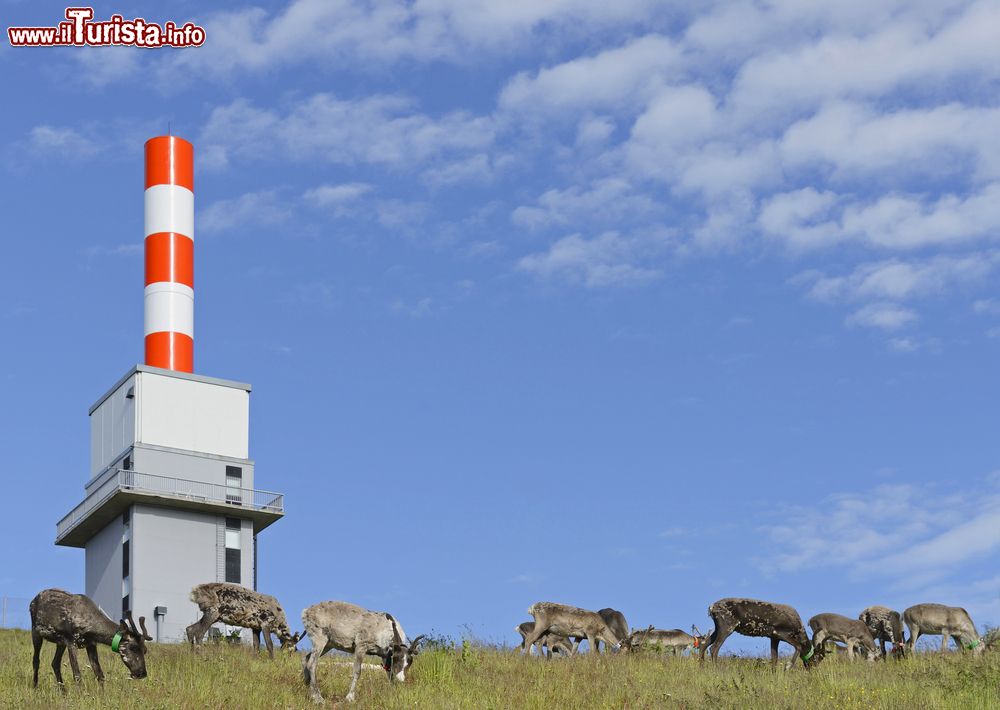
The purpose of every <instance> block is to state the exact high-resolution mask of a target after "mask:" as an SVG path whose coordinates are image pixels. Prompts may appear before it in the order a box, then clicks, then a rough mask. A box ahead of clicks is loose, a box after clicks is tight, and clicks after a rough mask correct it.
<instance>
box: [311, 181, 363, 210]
mask: <svg viewBox="0 0 1000 710" xmlns="http://www.w3.org/2000/svg"><path fill="white" fill-rule="evenodd" d="M373 189H374V188H373V187H372V185H370V184H368V183H366V182H345V183H340V184H336V185H319V186H318V187H314V188H311V189H309V190H306V192H305V193H304V194H303V195H302V199H304V200H305V201H306V202H308V203H310V204H312V205H314V206H316V207H320V208H322V209H325V210H328V211H329V212H331V213H332V214H333V215H334V216H337V217H342V216H344V215H349V214H353V213H354V212H355V211H356V210H357V207H358V202H360V201H361V199H362V198H363V197H364V196H365V195H367V194H368V193H370V192H371V191H372V190H373Z"/></svg>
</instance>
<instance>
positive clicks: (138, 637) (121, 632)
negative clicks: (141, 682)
mask: <svg viewBox="0 0 1000 710" xmlns="http://www.w3.org/2000/svg"><path fill="white" fill-rule="evenodd" d="M126 622H127V623H126ZM140 628H141V631H140ZM152 640H153V637H152V636H150V635H149V633H148V632H147V631H146V617H145V616H140V617H139V627H136V625H135V619H133V618H132V612H131V611H129V612H126V615H125V618H124V619H122V620H121V621H119V622H118V633H116V634H115V636H114V638H113V639H112V641H111V650H112V651H115V652H117V653H118V655H119V656H121V659H122V663H124V664H125V667H126V668H128V670H129V673H131V674H132V677H133V678H135V679H139V678H145V677H146V641H152Z"/></svg>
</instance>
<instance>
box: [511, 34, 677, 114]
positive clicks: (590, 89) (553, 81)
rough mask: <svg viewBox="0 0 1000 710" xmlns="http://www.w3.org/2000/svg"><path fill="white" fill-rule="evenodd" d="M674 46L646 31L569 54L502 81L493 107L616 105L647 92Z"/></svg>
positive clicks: (554, 109)
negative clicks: (586, 53) (584, 53)
mask: <svg viewBox="0 0 1000 710" xmlns="http://www.w3.org/2000/svg"><path fill="white" fill-rule="evenodd" d="M679 58H680V52H679V50H678V48H677V47H676V46H675V45H674V43H673V42H671V41H670V40H669V39H667V38H666V37H662V36H659V35H647V36H645V37H641V38H639V39H636V40H633V41H631V42H629V43H628V44H626V45H625V46H623V47H618V48H615V49H609V50H605V51H603V52H600V53H599V54H596V55H594V56H590V57H581V58H578V59H573V60H571V61H568V62H564V63H562V64H558V65H556V66H554V67H551V68H548V69H541V70H539V71H538V72H536V73H535V74H533V75H532V74H529V73H528V72H522V73H520V74H518V75H517V76H515V77H514V78H513V79H511V80H510V81H509V82H507V85H506V86H505V87H504V89H503V91H501V93H500V97H499V101H498V103H499V107H500V108H501V109H502V110H504V111H513V112H516V113H519V114H522V113H529V114H536V113H537V114H543V115H546V114H559V113H569V114H570V115H575V114H577V113H578V112H579V111H581V110H584V109H596V110H606V111H607V110H620V109H621V108H623V106H622V104H623V103H628V102H630V101H633V100H634V99H635V97H636V95H638V96H642V95H643V94H644V93H647V92H648V91H649V90H650V89H651V88H652V86H654V85H655V84H656V83H657V82H658V79H659V77H660V76H661V75H663V74H664V73H665V72H666V71H667V70H668V69H670V68H671V67H672V66H674V65H676V64H677V63H678V61H679Z"/></svg>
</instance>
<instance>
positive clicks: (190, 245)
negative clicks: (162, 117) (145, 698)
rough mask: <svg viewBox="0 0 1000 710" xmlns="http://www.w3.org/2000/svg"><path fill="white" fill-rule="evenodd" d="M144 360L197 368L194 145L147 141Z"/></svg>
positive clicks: (177, 367) (170, 138)
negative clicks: (195, 334) (195, 364)
mask: <svg viewBox="0 0 1000 710" xmlns="http://www.w3.org/2000/svg"><path fill="white" fill-rule="evenodd" d="M145 203H146V207H145V214H146V219H145V223H146V229H145V233H146V238H145V251H146V288H145V292H144V295H143V301H144V305H145V328H144V334H145V340H146V344H145V349H146V364H147V365H151V366H153V367H162V368H165V369H168V370H179V371H181V372H194V146H192V145H191V144H190V143H188V142H187V141H186V140H184V139H183V138H178V137H177V136H157V137H156V138H150V139H149V140H148V141H146V195H145Z"/></svg>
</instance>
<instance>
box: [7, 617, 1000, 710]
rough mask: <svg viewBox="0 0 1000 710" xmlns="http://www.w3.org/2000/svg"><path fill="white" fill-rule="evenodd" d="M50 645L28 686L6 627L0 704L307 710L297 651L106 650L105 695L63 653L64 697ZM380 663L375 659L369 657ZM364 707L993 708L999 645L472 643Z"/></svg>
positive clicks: (368, 678) (432, 658) (998, 702)
mask: <svg viewBox="0 0 1000 710" xmlns="http://www.w3.org/2000/svg"><path fill="white" fill-rule="evenodd" d="M54 649H55V647H54V646H53V645H51V644H48V643H46V644H45V646H44V647H43V650H42V661H41V669H40V671H39V687H38V689H37V690H32V689H31V639H30V635H29V634H28V632H26V631H19V630H8V629H3V630H0V707H4V708H6V707H12V708H13V707H16V708H22V707H23V708H93V709H94V710H97V709H101V710H105V709H107V708H115V709H119V708H122V709H123V708H137V709H138V708H141V709H143V710H152V709H154V708H309V707H313V705H312V704H311V703H310V702H309V697H308V693H307V692H306V688H305V686H304V685H303V684H302V674H301V670H300V668H301V666H300V659H299V656H297V655H284V654H279V659H277V660H276V661H275V662H271V661H269V660H268V659H267V657H266V655H261V656H259V657H254V656H253V654H252V652H251V651H250V650H249V649H247V648H242V647H232V646H228V645H214V646H206V647H205V648H204V650H203V651H202V652H199V653H195V652H192V650H191V649H190V648H187V647H183V646H156V645H151V651H150V653H149V655H148V656H147V667H148V670H149V678H147V679H145V680H141V681H132V680H129V679H128V673H127V672H126V670H125V667H124V665H123V664H122V663H121V661H120V660H119V659H118V658H117V657H115V656H113V655H112V653H111V650H110V649H109V648H108V647H102V650H101V665H102V666H103V667H104V670H105V673H106V674H107V676H108V680H107V682H106V685H105V688H104V690H103V691H102V690H101V689H100V688H99V686H98V684H97V682H96V681H95V680H94V677H93V673H91V671H90V668H89V667H88V666H87V664H86V654H85V653H82V654H81V670H82V672H83V676H84V679H83V683H82V684H80V685H76V684H75V683H74V682H73V681H72V680H71V678H72V676H71V674H70V671H69V666H68V662H67V661H66V659H65V658H64V659H63V666H64V670H63V677H64V678H66V679H67V681H68V682H67V683H66V691H67V692H66V693H65V694H62V693H60V692H59V690H58V689H57V688H56V686H55V680H54V678H53V676H52V669H51V668H50V667H49V664H50V663H51V662H52V652H53V650H54ZM344 660H345V659H343V658H341V657H331V656H328V657H326V658H324V659H323V661H322V662H321V664H320V684H321V688H322V690H323V694H324V696H326V697H327V699H328V702H327V705H328V706H332V705H334V703H335V702H337V703H339V702H340V701H342V700H343V697H344V695H345V693H346V692H347V684H348V681H349V678H350V668H349V666H347V665H341V664H342V663H343V662H344ZM372 660H373V661H374V660H375V659H372ZM353 707H357V708H403V707H406V708H435V709H437V708H574V707H579V708H702V707H711V708H720V707H722V708H763V707H766V708H807V707H808V708H810V709H812V708H902V707H907V708H914V707H920V708H928V707H935V708H936V707H941V708H968V709H972V708H983V710H986V709H987V708H990V709H995V708H998V707H1000V654H998V653H996V652H992V653H986V654H983V655H981V656H978V657H976V656H972V655H971V654H959V653H950V654H947V655H945V656H939V655H937V654H921V655H918V656H917V657H915V658H911V659H907V660H905V661H902V662H889V663H878V664H868V663H866V662H860V661H859V662H856V663H853V664H852V663H849V662H847V661H846V660H843V659H840V658H827V659H826V660H825V661H824V662H823V663H822V664H821V665H820V666H819V667H818V668H816V669H815V670H813V671H811V672H806V671H804V670H803V669H802V667H801V665H799V666H798V667H797V668H796V669H795V670H792V671H789V672H787V673H786V672H783V671H782V670H780V669H779V670H777V671H774V670H772V669H771V667H770V664H769V663H768V662H767V661H764V660H761V659H756V658H727V659H725V661H724V662H720V663H719V664H718V665H717V666H713V665H712V664H710V663H708V662H706V663H705V664H704V665H701V664H699V663H698V662H697V661H696V660H695V659H690V658H683V657H676V658H663V657H657V656H654V655H652V654H643V655H636V656H625V655H620V656H599V657H595V656H590V655H581V656H578V657H576V658H571V659H561V660H554V661H552V662H545V661H542V660H539V659H537V658H520V657H518V656H517V655H516V654H514V653H513V652H511V651H509V650H502V649H491V648H476V647H471V646H468V645H466V647H465V648H462V647H458V648H455V649H450V650H445V649H438V650H429V651H427V652H426V653H423V654H421V655H420V656H419V657H418V658H417V661H416V663H415V664H414V667H413V669H412V672H411V673H410V674H409V677H408V679H407V683H406V684H405V686H390V685H389V683H388V681H387V680H386V677H385V674H384V673H383V672H382V671H381V670H380V669H371V670H369V669H366V670H365V671H363V672H362V676H361V680H360V681H359V683H358V701H357V702H356V703H355V704H354V706H353Z"/></svg>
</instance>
